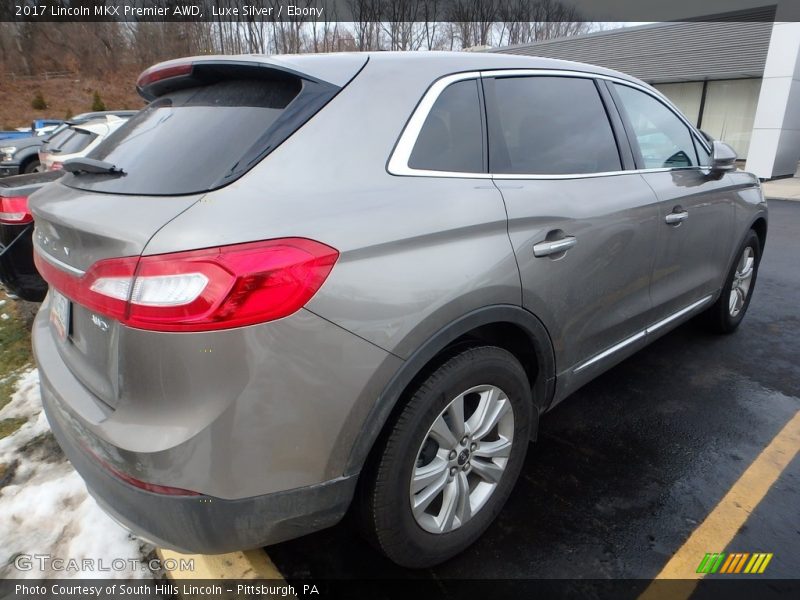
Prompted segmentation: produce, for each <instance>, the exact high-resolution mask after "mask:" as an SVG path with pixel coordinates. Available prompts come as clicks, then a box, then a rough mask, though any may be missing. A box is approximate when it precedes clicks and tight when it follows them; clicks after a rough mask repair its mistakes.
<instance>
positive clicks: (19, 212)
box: [0, 196, 33, 225]
mask: <svg viewBox="0 0 800 600" xmlns="http://www.w3.org/2000/svg"><path fill="white" fill-rule="evenodd" d="M31 221H33V217H32V216H31V213H30V212H29V211H28V198H27V196H9V197H8V198H3V197H0V223H5V224H7V225H24V224H25V223H30V222H31Z"/></svg>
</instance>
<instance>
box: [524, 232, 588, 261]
mask: <svg viewBox="0 0 800 600" xmlns="http://www.w3.org/2000/svg"><path fill="white" fill-rule="evenodd" d="M577 243H578V240H577V238H575V237H573V236H568V237H565V238H563V239H560V240H554V241H552V242H539V243H538V244H536V245H535V246H534V247H533V255H534V256H535V257H537V258H541V257H543V256H550V255H551V254H558V253H559V252H566V251H567V250H569V249H570V248H572V247H573V246H574V245H575V244H577Z"/></svg>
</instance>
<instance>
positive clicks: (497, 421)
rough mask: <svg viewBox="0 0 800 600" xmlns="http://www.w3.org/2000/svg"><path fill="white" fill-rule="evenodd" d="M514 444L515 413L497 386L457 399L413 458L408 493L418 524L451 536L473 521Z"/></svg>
mask: <svg viewBox="0 0 800 600" xmlns="http://www.w3.org/2000/svg"><path fill="white" fill-rule="evenodd" d="M513 442H514V409H513V407H512V405H511V401H510V400H509V398H508V396H507V395H506V394H505V392H503V390H501V389H500V388H498V387H496V386H493V385H479V386H475V387H472V388H470V389H468V390H466V391H465V392H463V393H461V394H459V395H458V396H456V397H455V398H454V399H453V400H452V401H451V402H450V403H449V404H448V405H447V406H446V407H445V409H444V410H443V411H442V412H441V413H440V414H439V416H438V417H437V418H436V419H435V420H434V422H433V424H432V425H431V426H430V428H429V429H428V432H427V434H426V435H425V438H424V439H423V441H422V444H421V445H420V448H419V451H418V452H417V456H416V458H415V465H414V469H413V472H412V475H411V482H410V488H409V494H410V502H411V511H412V513H413V515H414V519H415V520H416V522H417V524H418V525H419V526H420V527H422V529H424V530H425V531H428V532H430V533H438V534H441V533H448V532H450V531H453V530H455V529H458V528H459V527H461V526H462V525H464V523H466V522H467V521H469V520H470V519H471V518H472V517H474V516H475V514H477V512H478V511H479V510H481V508H483V506H484V505H485V504H486V502H487V500H488V499H489V497H490V496H491V495H492V493H493V492H494V491H495V489H496V488H497V485H498V483H499V482H500V480H501V478H502V476H503V473H504V471H505V468H506V465H507V464H508V460H509V456H510V455H511V448H512V445H513Z"/></svg>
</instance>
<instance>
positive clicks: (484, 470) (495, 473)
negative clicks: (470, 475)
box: [472, 460, 503, 483]
mask: <svg viewBox="0 0 800 600" xmlns="http://www.w3.org/2000/svg"><path fill="white" fill-rule="evenodd" d="M472 471H473V472H474V473H476V474H477V475H478V476H479V477H480V478H481V479H483V480H484V481H488V482H489V483H497V482H498V481H500V478H501V477H502V476H503V467H500V466H498V465H496V464H494V463H493V462H491V461H483V460H473V461H472Z"/></svg>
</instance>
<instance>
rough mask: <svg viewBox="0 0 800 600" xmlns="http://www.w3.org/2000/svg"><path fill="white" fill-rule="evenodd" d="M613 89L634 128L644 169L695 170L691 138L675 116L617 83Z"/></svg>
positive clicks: (694, 155)
mask: <svg viewBox="0 0 800 600" xmlns="http://www.w3.org/2000/svg"><path fill="white" fill-rule="evenodd" d="M614 87H615V88H616V90H617V95H618V96H619V99H620V101H621V102H622V106H623V108H624V110H625V112H626V113H627V115H628V119H629V120H630V122H631V124H632V125H633V133H634V135H635V136H636V140H637V141H638V142H639V150H640V151H641V153H642V159H643V160H644V167H645V168H646V169H663V168H675V167H693V166H697V154H696V153H695V149H694V143H693V142H692V134H691V133H690V132H689V128H688V127H687V126H686V125H685V124H684V122H683V121H681V120H680V118H678V115H676V114H675V113H674V112H672V111H671V110H670V109H669V108H667V107H666V106H665V105H664V104H662V103H661V102H659V101H658V100H656V99H655V98H654V97H653V96H651V95H649V94H645V93H644V92H640V91H639V90H635V89H633V88H632V87H629V86H627V85H621V84H618V83H615V84H614Z"/></svg>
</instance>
